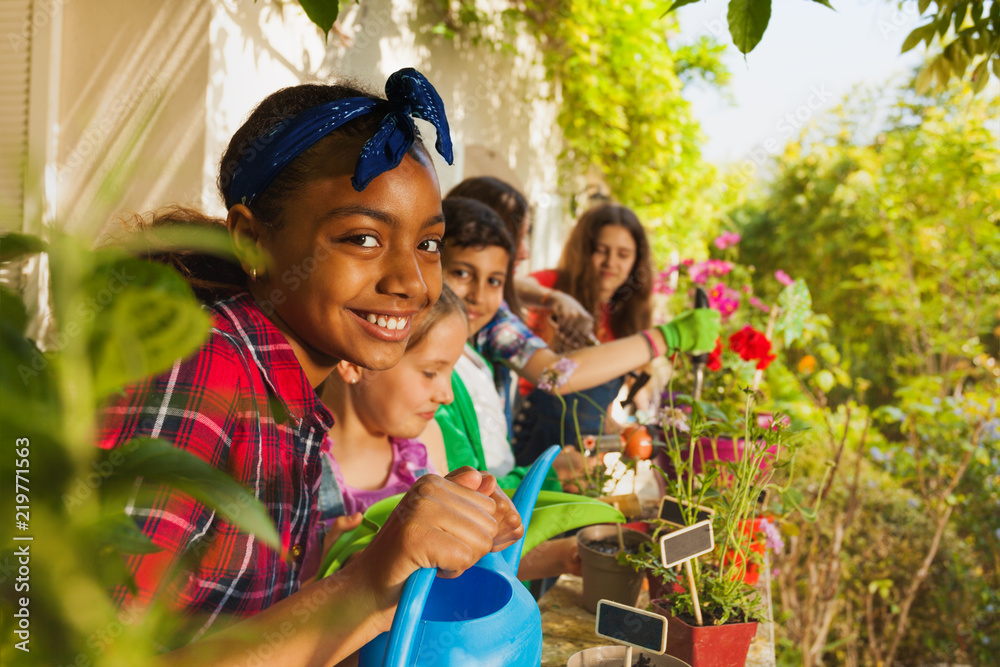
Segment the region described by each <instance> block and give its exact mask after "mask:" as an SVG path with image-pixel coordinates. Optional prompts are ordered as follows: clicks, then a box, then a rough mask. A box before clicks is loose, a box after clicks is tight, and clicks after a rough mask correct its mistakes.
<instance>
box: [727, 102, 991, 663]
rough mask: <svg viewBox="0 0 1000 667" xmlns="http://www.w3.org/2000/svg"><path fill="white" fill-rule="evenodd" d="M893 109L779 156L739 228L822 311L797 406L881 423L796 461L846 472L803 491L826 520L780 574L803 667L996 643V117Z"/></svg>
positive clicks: (810, 529) (745, 246)
mask: <svg viewBox="0 0 1000 667" xmlns="http://www.w3.org/2000/svg"><path fill="white" fill-rule="evenodd" d="M886 106H887V105H885V104H884V103H882V102H881V100H879V99H878V98H877V97H873V96H867V97H866V96H858V97H856V98H854V99H851V100H848V101H847V102H846V103H845V104H844V105H843V106H842V107H841V108H840V109H839V110H837V112H836V113H835V114H832V115H831V116H830V117H827V118H821V119H819V120H818V122H817V124H816V126H814V127H813V128H812V129H811V130H809V131H807V132H806V133H804V134H803V136H802V137H800V139H799V140H798V141H796V142H793V143H791V144H790V145H789V146H788V147H787V148H786V150H785V154H784V155H783V156H782V159H781V160H780V161H779V162H778V163H777V165H776V170H775V175H774V179H773V181H772V183H771V184H770V186H769V191H768V192H767V193H766V195H765V196H764V197H762V198H761V199H760V200H759V201H757V202H755V203H751V204H748V205H746V206H744V207H743V208H742V209H741V210H739V211H736V212H734V217H735V218H736V219H738V220H741V221H743V222H744V223H745V226H744V227H743V228H742V230H741V231H742V232H743V241H742V243H741V244H740V257H741V259H742V260H743V261H745V262H749V263H752V264H754V265H755V266H756V267H757V269H758V271H757V275H758V276H762V277H768V276H770V275H771V273H772V272H773V271H774V270H775V269H783V270H785V271H786V272H788V273H790V274H792V275H793V276H795V277H797V278H800V279H805V280H806V281H808V282H809V283H810V284H811V285H813V286H814V289H813V292H812V298H813V304H814V307H815V308H816V309H817V310H823V311H826V312H829V313H830V315H831V319H830V322H829V323H828V325H827V326H828V328H829V330H830V334H831V341H835V342H836V346H826V347H818V348H813V354H815V356H813V355H812V354H810V355H806V356H802V357H800V358H799V360H798V363H797V364H796V365H795V374H796V376H797V378H798V380H799V381H800V384H801V387H802V389H803V390H804V392H805V395H806V396H808V397H809V398H810V401H811V402H813V403H814V404H815V405H816V406H817V407H822V406H824V405H833V406H836V405H837V404H838V403H842V402H843V401H844V400H845V398H846V397H847V396H848V395H849V394H848V392H850V391H853V392H856V394H857V395H858V396H863V397H864V398H865V399H866V401H867V402H868V403H869V405H871V406H872V407H876V406H881V407H878V409H877V410H874V411H873V412H872V413H871V414H873V415H874V417H875V418H876V419H877V424H878V428H879V430H878V431H872V432H870V433H868V432H867V430H866V431H865V432H866V433H868V435H867V439H866V437H865V436H862V435H860V434H859V431H858V430H857V428H856V426H855V427H850V428H849V427H848V424H847V423H846V421H847V420H845V418H844V417H843V416H840V415H839V413H837V414H838V417H837V418H836V419H833V420H831V419H828V418H824V419H823V420H818V419H817V417H818V416H821V415H822V414H824V413H823V412H822V411H821V412H816V411H815V410H808V409H805V410H803V411H802V412H801V413H800V414H801V415H802V417H803V418H804V419H806V420H807V421H810V422H812V424H813V428H814V429H816V431H817V432H820V433H824V434H826V436H824V438H822V439H821V440H819V441H818V446H817V447H815V448H814V447H808V448H804V449H803V450H802V451H803V452H806V453H807V454H806V455H805V460H804V461H803V464H804V465H806V466H810V467H812V468H815V467H816V465H817V463H818V462H821V461H822V460H824V459H826V458H828V457H831V456H833V457H834V458H835V460H840V461H842V462H849V463H850V467H851V468H853V469H854V472H853V473H852V474H846V475H845V474H843V473H844V470H843V463H842V464H841V466H840V471H839V473H837V474H835V475H834V476H833V477H832V478H831V480H830V483H829V484H828V485H827V488H828V492H821V491H822V490H821V489H816V490H815V491H814V492H811V493H810V494H807V497H815V495H814V494H819V495H820V496H821V497H822V503H823V509H822V516H823V517H824V520H823V521H820V522H818V523H816V524H812V525H811V526H807V525H805V524H804V523H800V525H799V526H797V534H796V535H795V536H792V537H791V540H790V542H791V545H790V546H791V553H790V554H789V555H788V556H787V557H786V559H784V560H782V561H781V562H779V563H778V565H779V568H780V569H781V571H782V573H783V574H782V576H781V577H779V588H780V589H781V590H782V594H781V599H782V601H783V606H784V609H783V610H781V611H780V613H782V614H785V616H784V623H785V631H786V632H787V633H788V638H789V641H788V642H787V643H786V645H791V646H794V654H795V656H797V658H796V659H798V660H801V662H802V663H803V664H816V663H817V661H819V660H822V659H823V656H824V655H826V656H827V658H829V659H832V660H834V661H835V662H844V661H845V660H847V659H848V656H849V655H855V656H861V660H862V661H863V662H871V663H878V662H884V663H885V664H889V663H892V662H893V661H899V662H902V663H904V664H910V663H915V662H921V661H923V662H926V661H928V660H932V661H933V660H949V661H950V660H953V659H956V656H961V657H962V658H963V659H964V660H965V661H969V662H974V663H976V664H988V662H986V661H983V660H982V659H981V658H978V657H977V656H979V655H985V651H983V648H984V647H985V645H986V644H984V641H983V640H984V638H985V637H986V636H987V635H986V633H988V632H990V630H991V629H995V623H992V622H991V619H993V616H994V615H993V614H991V613H990V612H989V611H988V609H989V608H988V607H987V605H989V604H993V598H992V596H991V595H990V593H989V591H991V590H996V589H997V586H998V571H1000V567H998V563H997V562H996V558H995V554H996V553H997V552H996V547H997V539H1000V532H998V531H1000V522H998V520H997V515H996V511H995V508H996V501H997V476H998V474H1000V465H998V462H1000V456H998V449H1000V444H998V437H997V424H998V423H1000V419H998V416H997V405H996V397H997V396H998V395H1000V381H998V378H1000V368H998V364H997V360H996V359H995V357H996V355H997V340H996V333H995V327H996V325H997V321H998V316H1000V291H998V287H1000V284H998V280H1000V279H998V277H997V276H998V275H1000V225H998V223H1000V165H998V163H997V160H996V150H995V146H996V141H997V136H996V134H995V133H994V132H993V131H991V129H990V122H992V121H991V119H995V117H996V116H997V113H998V110H1000V106H998V101H997V100H996V99H984V98H977V97H973V95H972V91H970V90H968V89H965V90H952V91H949V92H948V93H947V94H944V95H941V96H939V97H938V98H936V99H928V98H924V97H920V96H917V95H916V94H914V93H913V92H912V90H905V91H903V92H902V93H901V94H900V95H899V100H898V101H897V102H896V104H895V105H894V106H893V107H892V108H891V109H890V110H889V113H888V114H887V115H886V114H885V113H884V112H883V113H881V114H880V113H879V112H878V111H877V110H878V109H879V108H880V107H881V108H882V109H885V108H886ZM872 119H881V120H880V121H879V124H878V125H877V126H875V127H872V125H871V121H872ZM817 287H818V288H817ZM755 288H756V289H757V291H758V292H759V293H761V294H766V293H767V292H768V291H769V290H773V289H774V286H773V285H772V284H771V283H770V281H769V280H763V279H762V280H759V281H758V283H757V284H756V285H755ZM804 334H805V336H806V337H808V336H810V335H811V334H810V332H809V325H808V324H807V326H806V328H805V329H804ZM793 394H794V393H793V392H790V393H789V394H788V399H786V400H794V398H793ZM843 407H846V408H848V409H849V410H853V411H854V414H855V415H857V413H858V412H862V413H864V412H865V411H864V410H863V406H862V407H859V406H853V404H851V403H848V404H846V405H845V406H842V408H843ZM854 421H855V423H856V422H857V419H856V418H855V419H854ZM841 429H842V430H843V435H839V434H838V430H841ZM824 441H825V443H824ZM838 441H839V442H840V444H839V445H838ZM819 443H822V448H820V447H819ZM810 453H812V454H815V456H816V457H817V460H816V461H810V460H809V459H810V458H811V456H810ZM848 472H850V470H849V469H848ZM807 475H808V473H807ZM800 536H801V537H800ZM785 572H789V574H788V575H787V576H785V574H784V573H785ZM801 573H808V578H807V579H805V580H803V578H802V576H801ZM970 575H971V576H970ZM943 610H944V613H943V614H942V611H943ZM824 614H829V618H830V619H831V621H825V622H824V620H823V619H824ZM942 617H944V618H947V619H949V620H947V621H943V620H942ZM810 628H812V629H811V630H810ZM810 633H811V634H810ZM827 633H829V634H827ZM977 660H980V662H976V661H977Z"/></svg>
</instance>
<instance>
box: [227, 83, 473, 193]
mask: <svg viewBox="0 0 1000 667" xmlns="http://www.w3.org/2000/svg"><path fill="white" fill-rule="evenodd" d="M385 96H386V97H387V98H388V101H386V100H376V99H372V98H370V97H349V98H346V99H342V100H335V101H333V102H327V103H326V104H321V105H319V106H316V107H312V108H311V109H307V110H305V111H303V112H302V113H300V114H299V115H297V116H295V117H293V118H291V119H289V120H287V121H284V122H282V123H279V124H278V125H277V126H275V127H274V128H273V129H272V130H270V131H269V132H268V133H267V134H265V135H263V136H262V137H261V140H262V141H261V143H263V144H264V148H263V149H261V150H260V151H258V152H256V154H252V153H251V154H250V155H244V156H243V159H241V160H240V164H239V167H237V169H236V171H235V173H234V175H233V180H232V184H231V185H230V187H229V201H231V202H240V203H242V204H246V205H249V204H252V203H253V202H254V201H255V200H256V199H257V198H258V197H259V196H260V195H261V193H262V192H264V190H266V189H267V187H268V186H269V185H271V183H272V182H273V181H274V179H275V178H277V177H278V174H280V173H281V171H282V170H283V169H284V168H285V167H287V166H288V164H289V163H290V162H291V161H292V160H294V159H295V158H297V157H298V156H299V155H300V154H301V153H302V152H303V151H305V150H306V149H307V148H309V147H310V146H312V145H313V144H315V143H316V142H317V141H319V140H320V139H322V138H323V137H325V136H326V135H328V134H330V133H331V132H333V131H334V130H336V129H337V128H338V127H340V126H342V125H344V124H345V123H348V122H349V121H351V120H354V119H355V118H357V117H359V116H363V115H364V114H367V113H371V112H373V111H376V110H378V109H380V108H381V109H385V110H386V111H385V116H383V118H382V122H381V123H380V124H379V128H378V130H377V131H376V132H375V136H373V137H372V138H371V139H369V140H368V141H366V142H365V145H364V146H363V147H362V148H361V155H360V156H359V157H358V162H357V165H356V166H355V168H354V176H353V177H352V178H351V184H352V185H353V186H354V189H355V190H357V191H359V192H360V191H361V190H364V189H365V188H366V187H368V184H369V183H371V182H372V179H374V178H375V177H376V176H378V175H379V174H383V173H385V172H387V171H389V170H391V169H395V168H396V167H398V166H399V163H400V162H402V160H403V156H404V155H406V152H407V151H408V150H410V147H411V146H412V145H413V142H414V140H415V138H416V133H417V128H416V126H415V125H414V124H413V118H421V119H423V120H426V121H428V122H429V123H431V124H432V125H434V127H435V128H436V129H437V141H436V142H435V144H434V147H435V148H436V149H437V152H438V153H440V154H441V156H442V157H444V159H445V160H446V161H447V162H448V164H452V163H453V161H454V157H453V154H452V146H451V133H450V131H449V129H448V118H447V116H445V112H444V103H443V102H442V101H441V97H440V96H439V95H438V94H437V91H436V90H434V86H432V85H431V84H430V82H429V81H428V80H427V79H426V78H425V77H424V75H423V74H421V73H420V72H418V71H417V70H415V69H413V68H411V67H408V68H406V69H401V70H399V71H398V72H394V73H393V74H392V76H390V77H389V80H388V81H386V82H385Z"/></svg>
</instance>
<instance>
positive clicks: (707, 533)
mask: <svg viewBox="0 0 1000 667" xmlns="http://www.w3.org/2000/svg"><path fill="white" fill-rule="evenodd" d="M714 548H715V534H714V533H713V532H712V522H711V520H705V521H699V522H698V523H696V524H694V525H692V526H688V527H687V528H681V529H680V530H675V531H674V532H672V533H667V534H666V535H664V536H663V537H661V538H660V557H661V558H662V559H663V567H674V566H675V565H680V564H681V563H684V570H685V572H686V574H687V580H688V589H689V591H690V593H691V602H692V604H693V606H694V618H695V621H697V623H698V625H701V624H702V618H701V604H700V603H699V602H698V587H697V585H696V584H695V581H694V570H692V569H691V559H692V558H697V557H698V556H701V555H703V554H707V553H709V552H711V551H712V549H714Z"/></svg>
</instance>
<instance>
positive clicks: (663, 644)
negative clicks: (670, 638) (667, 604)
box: [594, 600, 667, 667]
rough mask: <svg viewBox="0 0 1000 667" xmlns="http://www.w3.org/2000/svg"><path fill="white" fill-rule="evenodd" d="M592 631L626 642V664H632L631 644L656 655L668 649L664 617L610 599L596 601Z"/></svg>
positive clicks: (620, 642)
mask: <svg viewBox="0 0 1000 667" xmlns="http://www.w3.org/2000/svg"><path fill="white" fill-rule="evenodd" d="M594 632H595V633H596V634H597V636H598V637H604V638H605V639H610V640H611V641H613V642H616V643H618V644H624V645H625V647H626V650H625V667H629V666H630V665H631V664H632V648H633V647H634V648H638V649H641V650H643V651H647V652H649V653H655V654H656V655H663V653H664V652H665V651H666V650H667V619H666V618H665V617H663V616H660V615H659V614H654V613H653V612H651V611H643V610H642V609H636V608H635V607H630V606H628V605H624V604H619V603H617V602H612V601H611V600H600V601H599V602H598V603H597V622H596V623H595V630H594Z"/></svg>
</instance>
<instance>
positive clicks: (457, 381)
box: [434, 362, 562, 491]
mask: <svg viewBox="0 0 1000 667" xmlns="http://www.w3.org/2000/svg"><path fill="white" fill-rule="evenodd" d="M487 363H489V362H487ZM451 389H452V392H453V393H454V395H455V400H454V401H453V402H452V403H451V404H450V405H442V406H441V407H440V408H438V410H437V413H436V414H435V415H434V419H435V420H436V421H437V423H438V426H440V427H441V435H442V436H443V438H444V449H445V454H446V455H447V457H448V469H449V470H454V469H455V468H460V467H462V466H472V467H473V468H475V469H476V470H483V471H485V470H486V457H485V456H484V454H483V443H482V438H481V437H480V435H479V419H478V418H477V417H476V409H475V407H474V406H473V404H472V397H471V396H469V392H468V390H467V389H466V388H465V383H464V382H462V379H461V378H460V377H459V376H458V373H457V372H455V371H452V372H451ZM528 470H529V466H519V467H516V468H514V469H513V470H511V471H510V472H509V473H508V474H506V475H504V476H503V477H500V478H498V479H497V482H498V483H499V484H500V488H501V489H514V488H517V485H518V484H520V483H521V480H522V479H524V476H525V475H526V474H528ZM542 488H543V489H545V490H547V491H562V485H560V484H559V478H558V477H557V476H556V474H555V471H553V470H549V474H548V476H546V478H545V483H544V484H543V485H542Z"/></svg>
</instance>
